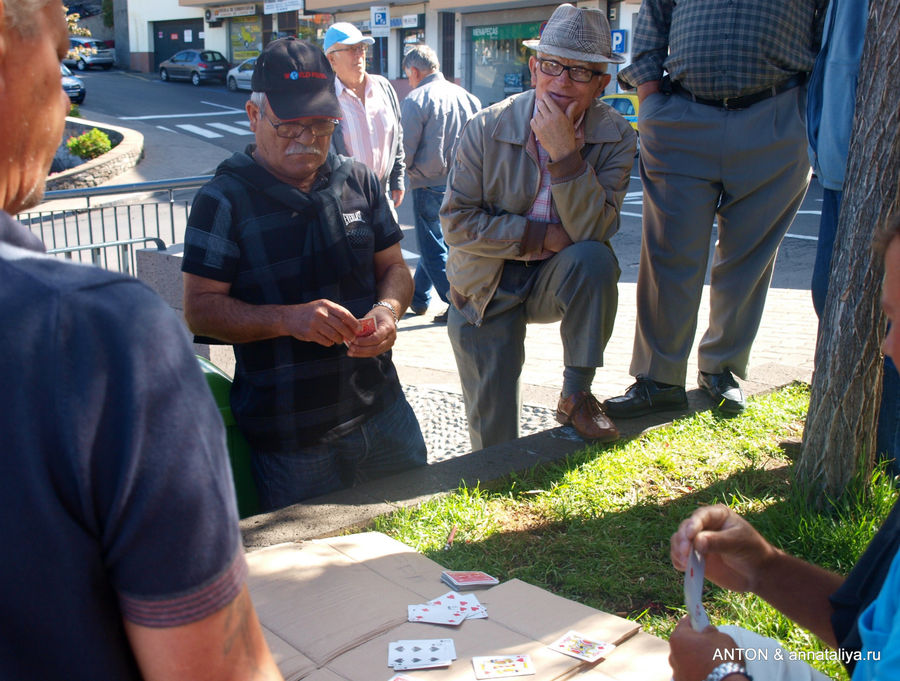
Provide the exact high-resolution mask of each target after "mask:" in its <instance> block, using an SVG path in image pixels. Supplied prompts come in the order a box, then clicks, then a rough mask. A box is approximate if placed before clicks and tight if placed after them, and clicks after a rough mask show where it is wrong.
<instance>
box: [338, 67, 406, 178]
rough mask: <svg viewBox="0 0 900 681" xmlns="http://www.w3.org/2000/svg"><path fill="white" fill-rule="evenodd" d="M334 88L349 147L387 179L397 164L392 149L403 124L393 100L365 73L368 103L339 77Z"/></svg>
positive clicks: (354, 155) (377, 173)
mask: <svg viewBox="0 0 900 681" xmlns="http://www.w3.org/2000/svg"><path fill="white" fill-rule="evenodd" d="M334 89H335V92H337V97H338V101H339V102H340V103H341V110H342V111H343V112H344V119H343V120H342V121H341V128H342V130H343V133H344V144H346V145H347V150H348V151H349V152H350V153H351V154H352V155H353V158H355V159H356V160H357V161H361V162H362V163H364V164H365V165H366V166H368V167H369V168H371V169H372V170H373V171H374V172H375V175H376V176H377V177H378V179H379V180H384V178H386V177H387V176H388V173H390V171H391V168H392V167H393V164H394V157H393V156H392V154H391V150H392V149H393V148H394V135H395V134H396V132H395V131H396V130H397V128H398V127H399V125H400V121H398V120H397V119H396V117H395V116H394V112H393V109H392V108H391V103H390V102H389V101H387V99H385V98H384V97H383V95H382V92H381V88H377V87H374V86H373V83H372V79H371V78H370V77H369V76H366V90H365V97H364V99H365V102H363V101H361V100H360V98H359V97H357V96H356V93H354V92H353V90H351V89H350V88H348V87H345V86H344V84H343V83H342V82H341V80H340V78H335V79H334Z"/></svg>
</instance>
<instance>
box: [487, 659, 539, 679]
mask: <svg viewBox="0 0 900 681" xmlns="http://www.w3.org/2000/svg"><path fill="white" fill-rule="evenodd" d="M472 666H473V667H474V668H475V678H476V679H502V678H505V677H508V676H530V675H532V674H534V673H535V671H534V663H532V661H531V657H530V656H528V655H498V656H496V657H473V658H472Z"/></svg>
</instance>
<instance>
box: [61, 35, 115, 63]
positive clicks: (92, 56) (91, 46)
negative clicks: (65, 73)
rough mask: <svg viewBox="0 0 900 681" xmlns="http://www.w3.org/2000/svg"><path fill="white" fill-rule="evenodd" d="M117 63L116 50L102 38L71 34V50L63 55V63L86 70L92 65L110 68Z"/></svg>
mask: <svg viewBox="0 0 900 681" xmlns="http://www.w3.org/2000/svg"><path fill="white" fill-rule="evenodd" d="M115 63H116V51H115V50H114V49H112V48H110V47H107V46H106V43H104V42H103V41H102V40H96V39H94V38H85V37H82V36H77V35H70V36H69V52H68V54H66V56H65V57H63V64H65V65H66V66H74V67H75V68H77V69H78V70H79V71H85V70H87V69H89V68H90V67H92V66H99V67H100V68H103V69H110V68H112V65H113V64H115Z"/></svg>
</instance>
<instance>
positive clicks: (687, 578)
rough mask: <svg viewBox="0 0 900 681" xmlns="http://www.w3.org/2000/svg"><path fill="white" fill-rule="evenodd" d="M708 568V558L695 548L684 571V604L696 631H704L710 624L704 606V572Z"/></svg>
mask: <svg viewBox="0 0 900 681" xmlns="http://www.w3.org/2000/svg"><path fill="white" fill-rule="evenodd" d="M705 570H706V559H705V558H704V557H703V556H701V555H700V554H699V553H697V552H696V551H695V550H694V549H691V552H690V554H689V556H688V565H687V569H686V570H685V571H684V604H685V606H686V607H687V612H688V617H690V619H691V627H692V628H693V629H694V631H703V630H704V629H706V627H708V626H709V617H708V616H707V614H706V609H705V608H704V607H703V573H704V571H705Z"/></svg>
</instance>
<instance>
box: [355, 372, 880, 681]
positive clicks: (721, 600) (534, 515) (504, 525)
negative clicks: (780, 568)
mask: <svg viewBox="0 0 900 681" xmlns="http://www.w3.org/2000/svg"><path fill="white" fill-rule="evenodd" d="M808 404H809V392H808V387H807V386H805V385H800V384H795V385H792V386H789V387H787V388H785V389H783V390H780V391H778V392H776V393H773V394H771V395H767V396H764V397H761V398H759V399H755V400H752V401H751V402H750V404H749V406H748V408H747V409H746V411H745V412H744V413H743V414H742V415H740V416H738V417H735V418H721V417H718V416H716V415H714V414H713V413H711V412H703V413H700V414H696V415H694V416H691V417H688V418H685V419H682V420H679V421H676V422H675V423H673V424H671V425H670V426H667V427H664V428H660V429H658V430H654V431H652V432H650V433H647V434H645V435H642V436H641V437H639V438H637V439H635V440H631V441H627V442H620V443H617V444H616V445H614V446H611V447H606V448H602V447H588V448H586V449H584V450H582V451H580V452H578V453H576V454H573V455H572V456H570V457H568V458H567V459H566V460H565V461H563V462H560V463H558V464H556V465H552V466H548V467H542V468H539V469H535V470H532V471H530V472H529V473H527V474H525V475H520V476H513V477H511V478H509V479H507V480H504V481H502V482H500V483H497V484H494V485H493V486H492V487H491V489H485V488H482V487H481V486H479V485H478V484H475V485H474V486H465V485H464V486H462V487H460V488H459V489H458V490H457V491H455V492H454V493H451V494H448V495H445V496H442V497H438V498H435V499H432V500H430V501H428V502H426V503H424V504H422V505H420V506H418V507H415V508H411V509H405V510H401V511H397V512H395V513H393V514H390V515H386V516H382V517H379V518H376V519H375V520H374V521H373V523H372V528H373V529H376V530H378V531H381V532H384V533H386V534H388V535H390V536H392V537H394V538H396V539H398V540H400V541H402V542H404V543H406V544H408V545H410V546H413V547H415V548H416V549H417V550H419V551H421V552H422V553H424V554H426V555H428V556H429V557H431V558H434V559H435V560H437V561H438V562H440V563H441V564H442V565H444V566H446V567H447V568H449V569H480V570H485V571H487V572H489V573H491V574H493V575H495V576H496V577H498V578H500V579H501V580H507V579H512V578H518V579H521V580H524V581H526V582H529V583H531V584H535V585H537V586H540V587H543V588H546V589H548V590H550V591H552V592H554V593H557V594H559V595H561V596H565V597H567V598H571V599H573V600H576V601H579V602H581V603H585V604H587V605H590V606H593V607H595V608H599V609H601V610H605V611H607V612H613V613H617V614H619V615H622V616H624V617H628V618H630V619H633V620H636V621H638V622H640V624H641V626H642V627H643V628H644V630H646V631H648V632H649V633H652V634H655V635H657V636H661V637H663V638H667V637H668V635H669V634H670V633H671V631H672V629H673V628H674V626H675V623H676V622H677V621H678V619H679V618H680V617H681V616H683V615H684V604H683V590H682V585H683V581H682V576H681V573H678V572H676V571H675V570H674V569H673V568H672V566H671V564H670V562H669V557H668V546H669V537H670V535H671V534H672V532H673V531H674V530H675V528H676V527H677V526H678V523H679V522H680V521H681V520H683V519H684V518H685V517H687V516H688V515H689V514H690V513H691V511H692V510H693V509H694V508H696V507H697V506H698V505H702V504H713V503H725V504H728V505H729V506H731V507H732V508H734V509H735V510H736V511H738V512H739V513H741V514H742V515H744V516H745V517H746V518H748V520H750V522H751V523H753V524H754V525H755V526H756V527H757V528H758V529H759V530H760V531H761V532H762V533H763V534H764V535H765V536H766V537H767V538H768V539H769V540H770V541H772V542H773V543H774V544H775V545H776V546H779V547H781V548H783V549H785V550H786V551H788V552H790V553H792V554H794V555H797V556H799V557H801V558H804V559H806V560H810V561H813V562H816V563H818V564H820V565H822V566H824V567H826V568H829V569H832V570H836V571H838V572H842V573H846V572H847V571H848V570H849V568H850V567H851V566H852V565H853V563H854V562H855V561H856V558H857V557H858V555H859V554H860V553H861V552H862V550H863V549H864V548H865V546H866V544H867V543H868V541H869V539H870V538H871V536H872V535H873V534H874V532H875V531H876V530H877V528H878V527H879V525H880V523H881V521H882V520H883V518H884V517H885V516H886V515H887V513H888V511H889V510H890V508H891V506H892V504H893V503H894V500H895V499H896V494H897V493H896V490H895V488H894V487H893V484H892V481H890V480H887V479H885V477H884V476H882V475H879V474H878V473H876V476H875V479H874V480H873V482H872V484H871V485H869V486H868V487H866V488H865V489H857V490H854V491H853V492H851V493H850V494H847V495H845V496H846V498H844V499H842V500H841V501H840V502H838V503H834V504H830V505H828V508H827V509H826V510H824V511H816V510H815V509H813V508H810V507H809V506H808V505H807V504H806V503H805V502H804V500H803V495H802V494H801V493H800V491H799V490H796V489H795V488H794V486H793V485H792V475H791V460H790V458H789V457H788V455H787V453H786V451H785V448H783V447H782V446H781V445H780V443H781V442H783V441H785V440H793V441H797V440H798V439H799V437H801V436H802V431H803V419H804V418H805V416H806V411H807V407H808ZM454 525H455V526H456V527H457V532H456V538H455V541H454V543H453V546H452V548H451V549H450V550H449V551H444V550H443V546H444V543H445V541H446V539H447V536H448V534H449V532H450V530H451V528H452V527H453V526H454ZM704 603H705V604H706V607H707V611H708V612H709V615H710V618H711V619H712V621H713V623H714V624H726V623H728V624H738V625H740V626H744V627H746V628H748V629H753V630H755V631H758V632H759V633H761V634H763V635H766V636H772V637H774V638H777V639H779V640H781V641H782V642H783V643H784V645H785V646H786V647H788V648H793V649H795V650H804V651H807V650H816V649H822V644H821V643H820V642H819V641H818V640H817V639H815V637H813V636H811V635H810V634H809V633H808V632H806V631H804V630H802V629H800V628H799V627H796V626H795V625H793V624H792V623H791V622H790V621H788V620H786V619H785V618H784V617H782V616H781V615H780V614H779V613H777V612H776V611H775V610H773V609H772V608H771V607H770V606H768V605H767V604H766V603H765V602H763V601H761V600H760V599H758V598H756V597H755V596H748V595H742V594H734V593H729V592H725V591H723V590H721V589H719V588H717V587H714V586H712V585H711V584H710V583H709V582H707V589H706V591H705V594H704ZM816 665H817V666H818V668H819V669H821V670H822V671H824V672H825V673H828V674H830V675H832V676H833V677H834V678H838V679H846V678H847V677H846V674H844V672H843V670H842V668H841V667H840V665H839V663H836V662H817V663H816Z"/></svg>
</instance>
